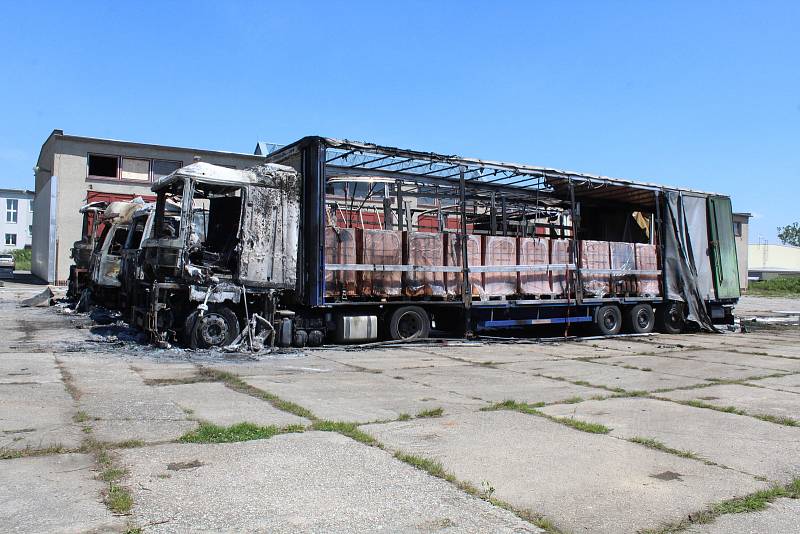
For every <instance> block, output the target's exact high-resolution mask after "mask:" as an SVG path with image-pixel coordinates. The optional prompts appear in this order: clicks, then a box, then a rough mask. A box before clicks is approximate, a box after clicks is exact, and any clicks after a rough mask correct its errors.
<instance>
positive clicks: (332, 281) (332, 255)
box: [325, 226, 339, 297]
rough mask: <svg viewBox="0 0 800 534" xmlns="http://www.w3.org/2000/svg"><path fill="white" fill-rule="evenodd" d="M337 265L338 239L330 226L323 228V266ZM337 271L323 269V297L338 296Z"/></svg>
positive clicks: (334, 230)
mask: <svg viewBox="0 0 800 534" xmlns="http://www.w3.org/2000/svg"><path fill="white" fill-rule="evenodd" d="M333 263H339V237H338V236H337V235H336V229H335V228H333V227H331V226H326V227H325V265H331V264H333ZM338 274H339V273H338V272H337V271H329V270H328V269H325V296H326V297H333V296H336V295H337V294H338V289H339V288H338V287H337V278H338Z"/></svg>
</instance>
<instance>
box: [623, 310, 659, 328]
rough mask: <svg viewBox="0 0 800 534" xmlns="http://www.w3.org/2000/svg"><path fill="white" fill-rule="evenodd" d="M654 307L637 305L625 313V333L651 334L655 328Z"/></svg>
mask: <svg viewBox="0 0 800 534" xmlns="http://www.w3.org/2000/svg"><path fill="white" fill-rule="evenodd" d="M655 324H656V321H655V316H654V315H653V307H652V306H650V305H649V304H637V305H636V306H634V307H632V308H630V309H628V310H627V311H626V313H625V331H626V332H631V333H633V334H649V333H650V332H652V331H653V327H654V326H655Z"/></svg>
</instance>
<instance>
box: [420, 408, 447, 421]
mask: <svg viewBox="0 0 800 534" xmlns="http://www.w3.org/2000/svg"><path fill="white" fill-rule="evenodd" d="M442 415H444V408H431V409H429V410H422V411H421V412H419V413H418V414H417V418H419V419H422V418H425V417H441V416H442Z"/></svg>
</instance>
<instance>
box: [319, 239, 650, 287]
mask: <svg viewBox="0 0 800 534" xmlns="http://www.w3.org/2000/svg"><path fill="white" fill-rule="evenodd" d="M462 239H464V238H462V236H461V235H460V234H457V233H455V232H444V233H441V232H417V231H398V230H374V229H357V228H334V227H328V228H326V229H325V261H326V263H328V264H362V265H415V266H422V267H433V268H435V267H442V266H448V267H453V266H455V267H460V266H461V264H462V250H461V242H462V241H461V240H462ZM465 239H466V240H467V261H468V265H469V266H470V267H476V266H484V265H497V266H541V269H534V270H520V271H519V272H515V271H513V270H510V271H489V272H486V273H476V272H470V274H469V287H470V291H471V293H472V296H473V298H480V299H482V300H484V299H498V298H499V299H506V298H512V297H517V296H519V297H524V298H557V297H563V298H573V297H574V295H571V294H570V293H571V292H570V291H569V285H568V280H567V268H566V266H567V265H569V264H571V263H572V247H571V240H569V239H563V238H561V239H556V238H552V239H551V238H546V237H519V238H518V237H510V236H487V235H483V236H481V235H474V234H468V235H467V236H466V237H465ZM579 250H580V267H581V269H582V271H584V272H583V273H582V281H583V291H584V296H587V297H594V298H602V297H608V296H648V297H655V296H658V295H660V277H659V276H658V275H657V274H638V273H635V272H634V271H640V270H644V271H655V270H657V269H658V257H657V248H656V245H651V244H645V243H626V242H609V241H594V240H583V241H579ZM462 279H463V275H462V274H461V273H458V272H441V271H399V270H395V271H392V270H385V271H384V270H372V271H358V272H353V271H336V270H326V272H325V294H326V297H333V298H339V297H341V298H354V297H362V296H364V297H372V298H382V299H387V298H401V297H409V298H449V299H455V298H459V297H460V296H461V295H462V293H463V282H462Z"/></svg>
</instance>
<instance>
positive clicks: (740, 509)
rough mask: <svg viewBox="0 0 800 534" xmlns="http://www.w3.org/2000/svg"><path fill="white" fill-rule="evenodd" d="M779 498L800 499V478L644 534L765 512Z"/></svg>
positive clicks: (667, 532)
mask: <svg viewBox="0 0 800 534" xmlns="http://www.w3.org/2000/svg"><path fill="white" fill-rule="evenodd" d="M779 498H789V499H798V498H800V478H797V479H795V480H793V481H792V482H791V483H789V484H788V485H786V486H773V487H772V488H769V489H766V490H761V491H757V492H755V493H751V494H749V495H745V496H743V497H736V498H734V499H729V500H727V501H722V502H719V503H716V504H714V505H712V506H710V507H709V508H707V509H705V510H701V511H699V512H696V513H692V514H689V515H688V516H687V518H686V519H683V520H681V521H678V522H675V523H668V524H665V525H663V526H661V527H659V528H656V529H649V530H643V531H642V534H674V533H677V532H683V531H684V530H686V529H688V528H689V527H690V526H692V525H695V524H703V523H711V522H713V521H714V520H715V519H716V518H717V517H719V516H721V515H726V514H743V513H749V512H758V511H760V510H764V509H765V508H766V507H767V505H768V504H769V503H771V502H772V501H774V500H775V499H779Z"/></svg>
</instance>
